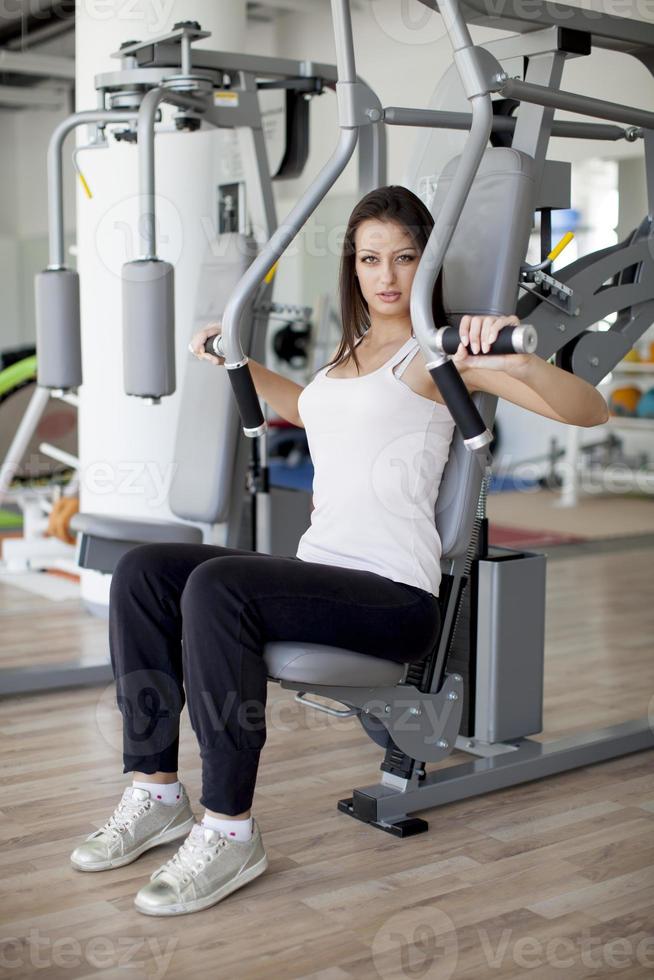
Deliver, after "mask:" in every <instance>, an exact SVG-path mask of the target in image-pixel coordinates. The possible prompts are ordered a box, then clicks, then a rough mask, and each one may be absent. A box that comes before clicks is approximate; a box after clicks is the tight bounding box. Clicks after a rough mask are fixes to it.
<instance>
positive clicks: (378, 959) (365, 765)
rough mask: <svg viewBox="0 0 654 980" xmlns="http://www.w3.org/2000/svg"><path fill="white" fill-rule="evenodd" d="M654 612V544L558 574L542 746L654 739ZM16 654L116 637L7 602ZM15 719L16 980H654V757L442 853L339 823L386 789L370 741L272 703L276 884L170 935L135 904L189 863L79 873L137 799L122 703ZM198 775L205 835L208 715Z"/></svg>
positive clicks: (48, 704)
mask: <svg viewBox="0 0 654 980" xmlns="http://www.w3.org/2000/svg"><path fill="white" fill-rule="evenodd" d="M653 599H654V595H653V588H652V551H651V548H642V547H637V546H636V547H634V546H633V542H632V547H630V548H628V550H625V551H621V552H618V553H616V552H610V553H601V552H600V553H596V554H586V553H584V554H583V555H582V556H579V557H570V556H569V553H565V556H564V557H562V558H558V559H557V558H556V553H555V552H554V553H553V554H552V555H551V557H550V561H549V562H548V605H547V635H546V691H545V731H544V733H543V735H542V736H539V737H540V738H542V739H546V738H548V737H550V736H553V735H558V734H560V733H563V732H576V731H581V730H584V729H587V728H596V727H602V726H605V725H609V724H611V723H614V722H619V721H623V720H626V719H628V718H630V717H638V716H646V715H647V714H648V711H649V713H650V717H652V718H653V719H654V700H653V699H652V698H653V695H654V656H653V645H654V641H653V637H654V601H653ZM0 646H1V647H2V660H3V662H4V663H8V662H15V661H16V660H18V659H20V658H22V657H28V656H30V655H31V654H32V653H33V658H32V659H33V662H36V661H38V662H45V661H47V659H48V658H49V657H52V656H53V655H54V656H55V657H56V659H60V657H61V651H62V650H64V649H65V648H66V647H68V649H70V650H72V649H73V648H74V649H76V650H84V651H85V654H86V655H88V656H89V657H91V658H93V657H95V656H97V655H99V654H100V653H102V652H103V651H105V652H106V623H104V622H102V621H100V620H94V619H92V618H91V617H89V616H88V615H87V614H85V613H84V612H83V611H82V610H81V609H80V607H79V605H78V604H77V603H76V602H72V601H65V602H48V601H47V600H45V599H42V598H40V597H38V596H36V595H33V594H29V593H25V592H21V591H19V590H17V589H15V588H13V587H11V586H8V585H6V584H2V583H0ZM53 651H54V654H53ZM0 715H1V722H0V736H1V743H0V751H1V753H2V755H1V773H2V782H3V795H2V806H1V808H0V814H1V818H2V821H1V824H0V834H1V851H0V879H2V885H1V886H0V887H1V889H2V905H1V908H0V921H1V923H2V925H1V926H0V975H1V976H3V977H4V976H7V977H11V978H20V977H32V976H34V977H36V976H39V977H47V978H48V980H58V978H64V977H65V978H66V980H73V978H81V977H94V978H95V977H97V976H99V975H101V976H102V977H103V978H104V980H113V978H120V980H124V978H128V980H129V978H145V977H156V978H161V977H164V976H165V977H168V978H180V977H181V978H186V977H191V976H195V975H200V976H208V977H212V978H220V980H222V978H225V980H227V978H229V980H241V978H242V980H246V978H247V980H255V978H274V980H277V978H280V980H281V978H283V980H292V978H300V977H302V978H304V980H309V978H311V980H347V978H377V977H382V978H387V977H388V978H391V977H392V978H396V977H397V978H405V977H407V978H420V980H423V978H427V980H431V978H434V980H448V978H450V977H454V978H456V980H463V978H466V980H468V978H469V980H473V978H474V980H486V978H491V977H492V978H502V980H504V978H523V977H529V978H531V980H552V978H566V980H568V978H574V980H576V978H582V977H583V978H591V977H593V978H595V977H605V976H614V975H615V976H619V977H620V978H627V977H628V978H636V977H643V978H644V977H649V978H651V977H652V976H654V774H653V772H652V765H653V763H654V752H645V753H639V754H636V755H632V756H627V757H625V758H623V759H616V760H613V761H611V762H608V763H603V764H600V765H596V766H591V767H588V768H586V769H583V770H577V771H573V772H569V773H566V774H562V775H559V776H554V777H551V778H549V779H546V780H540V781H537V782H533V783H530V784H527V785H524V786H519V787H514V788H511V789H507V790H502V791H498V792H495V793H493V794H489V795H486V796H483V797H479V798H476V799H469V800H464V801H462V802H459V803H454V804H450V805H448V806H446V807H443V808H441V809H437V810H432V811H431V812H424V813H423V814H421V815H422V816H423V817H425V818H427V819H428V820H429V831H428V833H426V834H423V835H421V836H418V837H414V838H410V839H407V840H404V841H403V840H398V839H396V838H394V837H391V836H388V835H386V834H384V833H382V832H381V831H379V830H375V829H373V828H371V827H368V826H367V825H364V824H362V823H359V822H357V821H354V820H352V819H350V818H349V817H347V816H345V815H344V814H341V813H339V812H338V811H337V809H336V802H337V800H338V799H339V798H342V797H344V796H348V795H350V792H351V790H352V789H353V788H354V787H356V786H365V785H367V784H370V783H373V782H376V781H377V779H378V766H379V762H380V761H381V758H380V750H379V749H378V748H377V747H376V746H375V745H374V744H373V743H372V742H371V741H369V740H368V739H367V738H366V736H365V735H364V734H363V733H362V731H361V729H360V727H359V725H358V723H356V722H355V721H353V720H352V719H349V720H345V721H344V720H339V719H333V718H329V717H327V716H324V715H317V716H316V715H315V713H311V714H310V715H309V714H307V713H306V710H305V709H304V708H303V707H302V706H301V705H298V704H296V703H295V701H294V700H293V695H292V693H291V692H287V691H282V690H280V689H279V688H278V687H277V685H275V684H271V685H270V686H269V703H268V741H267V744H266V747H265V749H264V753H263V757H262V763H261V768H260V777H259V782H258V784H257V792H256V795H255V802H254V813H255V816H256V818H257V820H258V822H259V824H260V827H261V829H262V833H263V838H264V844H265V846H266V850H267V852H268V856H269V860H270V865H269V868H268V871H267V872H266V873H265V874H264V875H263V876H262V877H260V878H258V879H257V880H256V881H254V882H252V883H251V884H250V885H247V886H246V887H244V888H243V889H241V890H239V891H237V892H235V893H234V894H233V895H231V896H230V897H229V898H227V899H226V900H225V901H224V902H222V903H220V904H219V905H216V906H214V907H213V908H211V909H208V910H206V911H204V912H199V913H195V914H193V915H188V916H182V917H175V918H173V919H167V920H166V919H153V918H149V917H146V916H143V915H141V914H139V913H138V912H136V911H135V910H134V908H133V905H132V902H133V897H134V894H135V892H136V891H137V890H138V889H139V888H140V887H141V886H142V885H143V884H144V883H145V882H146V881H147V880H148V877H149V875H150V874H151V873H152V872H153V871H154V870H155V869H156V868H157V867H159V866H160V865H161V864H162V863H163V862H164V861H165V860H167V859H168V858H170V857H171V856H172V855H173V854H174V853H175V850H176V847H177V845H175V844H169V845H165V846H163V847H160V848H157V849H155V850H154V851H150V852H148V853H146V854H145V855H143V856H142V857H141V858H140V859H139V860H138V861H136V862H135V863H134V864H131V865H128V866H127V867H124V868H121V869H117V870H114V871H109V872H101V873H97V874H83V873H80V872H77V871H75V870H74V869H73V868H71V866H70V865H69V862H68V857H69V854H70V852H71V851H72V850H73V848H74V847H75V846H76V845H77V844H78V843H79V842H80V841H81V840H82V839H83V838H84V837H86V836H87V835H88V834H89V833H91V832H92V830H93V829H95V828H97V827H98V826H100V825H101V824H102V823H103V822H104V821H105V820H106V819H107V817H108V816H109V815H110V813H111V812H112V811H113V808H114V807H115V805H116V803H117V802H118V799H119V798H120V795H121V792H122V789H123V787H124V786H125V785H126V784H127V782H128V781H129V777H128V776H127V775H123V774H122V763H121V757H120V745H121V740H120V724H119V722H120V716H119V715H118V712H117V709H116V708H115V706H114V703H113V685H110V686H108V687H107V688H106V689H104V690H96V689H89V690H78V691H71V692H61V693H51V694H45V695H41V696H35V697H22V698H15V699H11V700H8V701H5V702H3V703H0ZM457 756H458V757H457V758H456V761H459V760H460V758H462V757H461V756H459V754H457ZM180 772H181V778H182V779H183V781H184V782H185V784H186V786H187V789H188V791H189V795H190V797H191V801H192V804H193V806H194V809H195V813H196V815H197V817H198V818H201V816H202V813H203V809H202V807H201V806H200V805H199V804H198V802H197V801H198V797H199V793H200V767H199V757H198V752H197V746H196V743H195V738H194V735H193V732H192V730H191V728H190V725H189V722H188V716H187V714H186V712H184V715H183V725H182V751H181V760H180Z"/></svg>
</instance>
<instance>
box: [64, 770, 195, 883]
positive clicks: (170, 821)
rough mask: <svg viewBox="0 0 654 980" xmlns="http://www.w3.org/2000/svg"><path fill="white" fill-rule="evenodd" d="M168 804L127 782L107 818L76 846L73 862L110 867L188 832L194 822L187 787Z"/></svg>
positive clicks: (78, 865)
mask: <svg viewBox="0 0 654 980" xmlns="http://www.w3.org/2000/svg"><path fill="white" fill-rule="evenodd" d="M180 787H181V793H180V800H179V803H177V804H176V806H167V805H166V804H165V803H159V801H158V800H154V799H152V797H151V795H150V793H149V792H148V791H147V789H139V788H138V787H136V786H126V787H125V789H124V791H123V796H122V799H121V801H120V803H119V804H118V806H117V807H116V809H115V810H114V812H113V814H112V815H111V816H110V817H109V819H108V820H107V822H106V823H105V824H104V825H103V826H102V827H100V829H99V830H96V831H95V832H94V833H92V834H91V835H90V836H89V837H87V838H86V840H85V841H84V843H83V844H80V846H79V847H76V848H75V850H74V851H73V853H72V854H71V856H70V862H71V864H72V865H73V867H74V868H77V870H78V871H107V870H108V869H109V868H121V867H122V866H123V865H124V864H129V863H130V862H131V861H135V860H136V858H137V857H139V855H141V854H143V852H144V851H148V850H149V849H150V848H151V847H157V845H158V844H167V843H168V842H169V841H172V840H177V838H178V837H183V836H184V835H186V834H188V832H189V830H190V829H191V827H192V826H193V825H194V823H195V817H194V816H193V811H192V810H191V805H190V803H189V799H188V795H187V793H186V790H185V789H184V787H183V786H182V784H181V783H180Z"/></svg>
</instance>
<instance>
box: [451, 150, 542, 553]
mask: <svg viewBox="0 0 654 980" xmlns="http://www.w3.org/2000/svg"><path fill="white" fill-rule="evenodd" d="M458 161H459V157H454V158H453V159H452V160H450V162H449V163H448V164H447V165H446V166H445V167H444V168H443V172H442V174H441V176H440V178H439V180H438V183H437V185H436V193H435V195H434V200H433V203H432V213H433V215H434V217H437V215H438V212H439V210H440V208H441V206H442V202H443V200H444V197H445V194H446V192H447V190H448V188H449V186H450V184H451V181H452V176H453V174H454V171H455V170H456V166H457V164H458ZM535 191H536V188H535V184H534V178H533V160H532V158H531V157H529V156H527V155H526V154H524V153H521V152H519V151H518V150H513V149H511V148H510V147H492V148H490V149H488V150H486V152H485V153H484V156H483V159H482V162H481V165H480V167H479V171H478V172H477V175H476V177H475V180H474V182H473V185H472V188H471V190H470V194H469V195H468V199H467V201H466V204H465V206H464V208H463V212H462V214H461V218H460V219H459V223H458V225H457V228H456V231H455V232H454V235H453V236H452V241H451V243H450V247H449V248H448V251H447V257H446V259H445V263H444V265H443V302H444V306H445V310H446V312H447V314H448V319H449V321H450V323H452V324H455V325H458V323H459V321H460V319H461V316H463V315H464V314H465V313H469V314H472V315H475V314H493V315H497V316H500V315H503V314H509V313H514V312H515V308H516V301H517V293H518V276H519V270H520V265H521V263H522V262H524V259H525V255H526V252H527V245H528V243H529V233H530V231H531V226H532V218H533V208H534V201H535ZM473 401H474V402H475V404H476V405H477V408H478V409H479V411H480V413H481V416H482V418H483V419H484V421H485V422H486V425H487V426H488V427H489V428H490V426H491V425H492V422H493V419H494V416H495V408H496V404H497V398H496V397H495V396H494V395H489V394H487V393H484V392H475V394H474V395H473ZM487 458H488V453H487V452H486V453H482V454H481V455H480V454H478V453H470V452H468V450H467V449H466V448H465V446H464V445H463V439H462V437H461V433H460V432H459V431H458V429H457V430H455V433H454V436H453V439H452V444H451V446H450V453H449V456H448V460H447V463H446V465H445V468H444V470H443V477H442V480H441V485H440V488H439V493H438V498H437V500H436V510H435V516H436V528H437V530H438V533H439V536H440V539H441V544H442V557H443V559H452V558H457V557H459V556H461V555H464V554H465V553H466V551H467V549H468V545H469V542H470V536H471V533H472V527H473V524H474V520H475V514H476V503H477V500H478V499H479V490H480V488H481V481H482V478H483V476H484V468H485V460H486V459H487Z"/></svg>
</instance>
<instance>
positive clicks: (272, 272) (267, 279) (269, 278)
mask: <svg viewBox="0 0 654 980" xmlns="http://www.w3.org/2000/svg"><path fill="white" fill-rule="evenodd" d="M278 265H279V263H278V262H275V264H274V265H273V266H272V268H271V269H269V270H268V272H267V273H266V274H265V276H264V277H263V281H264V282H266V283H268V282H271V281H272V278H273V276H274V275H275V273H276V272H277V266H278Z"/></svg>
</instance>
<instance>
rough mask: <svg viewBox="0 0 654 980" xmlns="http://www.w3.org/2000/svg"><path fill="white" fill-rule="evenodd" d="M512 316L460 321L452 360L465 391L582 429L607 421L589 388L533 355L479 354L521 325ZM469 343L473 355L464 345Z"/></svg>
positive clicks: (594, 391) (604, 408)
mask: <svg viewBox="0 0 654 980" xmlns="http://www.w3.org/2000/svg"><path fill="white" fill-rule="evenodd" d="M519 323H520V321H519V320H518V318H517V317H516V316H510V317H469V316H465V317H462V319H461V325H460V327H459V333H460V336H461V340H462V343H461V344H460V345H459V350H458V351H457V353H456V354H455V356H454V360H455V361H456V362H457V367H459V366H460V367H461V368H463V370H462V371H461V374H462V377H463V380H464V382H465V384H466V387H467V388H468V390H469V391H487V392H489V393H490V394H492V395H498V396H499V397H500V398H504V399H506V400H507V401H510V402H513V404H514V405H519V406H521V407H522V408H526V409H528V410H529V411H531V412H536V413H537V414H538V415H544V416H545V417H546V418H550V419H555V420H556V421H557V422H565V423H567V424H568V425H579V426H584V427H586V428H588V427H590V426H594V425H602V424H603V423H604V422H606V421H608V418H609V412H608V408H607V406H606V402H605V401H604V399H603V397H602V396H601V394H600V393H599V391H597V389H596V388H594V387H593V385H591V384H589V383H588V382H587V381H584V380H583V378H578V377H577V376H576V375H574V374H570V372H569V371H564V370H562V368H558V367H556V366H555V365H553V364H548V362H547V361H544V360H543V358H542V357H538V356H537V355H536V354H508V355H501V356H498V355H481V356H474V355H476V354H478V352H479V351H480V350H488V348H489V347H490V345H491V344H492V343H493V341H494V340H495V338H496V337H497V334H498V333H499V331H500V330H501V328H502V327H504V326H507V325H510V324H516V325H517V324H519ZM466 342H467V343H468V344H469V345H470V348H471V350H472V351H473V356H470V355H469V354H468V352H467V350H466V348H465V347H464V346H463V344H464V343H466Z"/></svg>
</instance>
